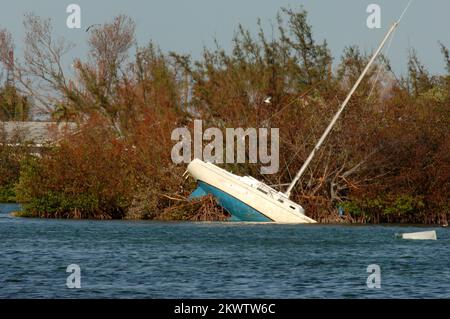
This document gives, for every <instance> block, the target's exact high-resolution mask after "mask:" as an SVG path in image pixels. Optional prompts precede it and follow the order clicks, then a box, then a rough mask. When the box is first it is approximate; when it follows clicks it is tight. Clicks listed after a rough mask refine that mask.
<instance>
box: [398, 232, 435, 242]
mask: <svg viewBox="0 0 450 319" xmlns="http://www.w3.org/2000/svg"><path fill="white" fill-rule="evenodd" d="M398 237H400V238H402V239H419V240H437V236H436V231H435V230H430V231H421V232H416V233H403V234H399V235H398Z"/></svg>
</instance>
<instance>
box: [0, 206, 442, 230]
mask: <svg viewBox="0 0 450 319" xmlns="http://www.w3.org/2000/svg"><path fill="white" fill-rule="evenodd" d="M0 205H21V204H20V203H0ZM8 216H10V217H14V218H33V219H48V220H51V219H54V220H86V221H153V222H195V223H198V222H202V223H217V222H218V223H234V224H249V225H250V224H257V225H262V224H268V225H308V224H301V223H299V224H296V223H293V224H289V223H277V222H267V223H253V222H232V221H228V220H224V221H220V220H204V221H196V220H177V219H171V220H160V219H139V218H134V219H132V218H130V219H100V218H98V219H96V218H61V217H35V216H28V215H26V214H24V212H23V211H12V212H9V213H8ZM314 225H320V226H324V225H330V226H402V227H403V226H404V227H408V226H410V227H439V228H447V227H448V225H445V224H426V223H408V222H406V223H398V222H393V223H371V222H367V223H357V222H356V223H353V222H350V221H349V220H348V219H345V220H342V221H341V222H318V223H316V224H311V226H314Z"/></svg>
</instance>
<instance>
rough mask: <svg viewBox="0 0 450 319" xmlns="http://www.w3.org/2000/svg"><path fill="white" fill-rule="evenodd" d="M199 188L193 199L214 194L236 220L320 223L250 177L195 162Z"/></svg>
mask: <svg viewBox="0 0 450 319" xmlns="http://www.w3.org/2000/svg"><path fill="white" fill-rule="evenodd" d="M188 172H189V174H190V175H191V176H192V177H194V178H195V179H196V180H197V182H198V184H199V188H198V189H197V191H196V192H194V194H193V195H194V196H193V197H198V196H203V195H206V194H212V195H213V196H215V197H216V199H217V200H218V203H219V204H220V205H221V206H222V207H224V208H225V209H226V210H227V211H228V212H229V213H230V214H231V215H232V217H233V219H234V220H236V221H250V222H277V223H316V221H315V220H313V219H311V218H309V217H307V216H305V215H304V210H303V208H302V207H301V206H300V205H298V204H296V203H294V202H292V201H291V200H289V199H288V198H286V197H285V196H284V195H283V194H282V193H279V192H277V191H275V190H273V189H272V188H270V187H269V186H267V185H265V184H263V183H260V182H258V181H257V180H255V179H253V178H250V177H240V176H236V175H234V174H231V173H229V172H227V171H225V170H223V169H221V168H219V167H217V166H215V165H213V164H211V163H205V162H203V161H201V160H198V159H194V160H193V161H192V162H191V163H190V164H189V166H188Z"/></svg>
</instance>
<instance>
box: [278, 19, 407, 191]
mask: <svg viewBox="0 0 450 319" xmlns="http://www.w3.org/2000/svg"><path fill="white" fill-rule="evenodd" d="M398 24H399V22H398V21H397V22H395V23H394V24H393V25H392V27H391V28H390V29H389V31H388V33H387V34H386V36H385V37H384V39H383V41H382V42H381V44H380V46H379V47H378V49H377V51H375V53H374V54H373V56H372V58H371V59H370V61H369V63H368V64H367V66H366V67H365V69H364V71H363V72H362V73H361V75H360V76H359V78H358V80H357V81H356V83H355V84H354V85H353V88H352V89H351V90H350V92H349V94H348V95H347V98H346V99H345V100H344V102H343V103H342V105H341V107H340V108H339V110H338V112H337V113H336V114H335V115H334V117H333V119H332V120H331V123H330V124H329V125H328V127H327V128H326V130H325V132H324V133H323V134H322V137H321V138H320V139H319V141H318V142H317V144H316V146H314V149H313V150H312V151H311V153H310V154H309V156H308V158H307V159H306V161H305V163H303V165H302V167H301V168H300V170H299V171H298V173H297V175H296V176H295V178H294V179H293V180H292V182H291V184H290V185H289V187H288V189H287V190H286V192H285V193H284V194H285V195H286V197H288V198H289V197H290V195H291V192H292V189H293V188H294V187H295V185H296V184H297V182H298V181H299V180H300V178H301V177H302V175H303V173H304V172H305V170H306V168H307V167H308V165H309V164H310V163H311V160H312V159H313V157H314V155H315V154H316V152H317V151H318V150H319V148H320V147H321V146H322V144H323V142H324V141H325V139H326V138H327V136H328V135H329V134H330V132H331V130H332V129H333V126H334V125H335V124H336V122H337V120H338V119H339V117H340V115H341V113H342V111H344V109H345V107H346V106H347V104H348V102H349V101H350V99H351V97H352V95H353V93H355V91H356V89H357V88H358V86H359V85H360V84H361V81H362V80H363V78H364V76H365V75H366V74H367V72H368V71H369V69H370V67H371V66H372V64H373V62H374V61H375V59H376V58H377V57H378V55H379V54H380V52H381V50H382V49H383V47H384V45H385V44H386V41H387V40H388V39H389V37H390V36H391V34H392V33H393V32H394V30H395V29H396V28H397V26H398Z"/></svg>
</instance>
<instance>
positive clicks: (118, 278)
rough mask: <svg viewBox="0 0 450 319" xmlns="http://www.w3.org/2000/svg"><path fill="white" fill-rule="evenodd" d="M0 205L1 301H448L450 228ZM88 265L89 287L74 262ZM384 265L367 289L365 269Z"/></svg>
mask: <svg viewBox="0 0 450 319" xmlns="http://www.w3.org/2000/svg"><path fill="white" fill-rule="evenodd" d="M13 209H17V207H13V206H11V205H0V210H1V213H0V297H2V298H374V297H382V298H390V297H397V298H429V297H438V298H449V297H450V270H449V266H450V231H449V230H448V229H444V228H435V229H437V234H438V240H437V241H405V240H400V239H395V236H394V235H395V233H397V232H405V231H416V230H419V231H420V230H424V228H420V227H384V226H323V225H315V226H306V225H305V226H303V225H269V224H264V225H258V224H234V223H175V222H174V223H163V222H132V221H74V220H71V221H69V220H39V219H23V218H13V217H11V216H9V215H8V212H9V211H11V210H13ZM69 264H78V265H79V266H80V268H81V288H80V289H69V288H67V287H66V278H67V276H68V275H69V273H66V268H67V266H68V265H69ZM370 264H378V265H379V266H380V267H381V288H379V289H376V288H375V289H369V288H368V287H367V285H366V280H367V277H368V275H369V273H367V266H368V265H370Z"/></svg>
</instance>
